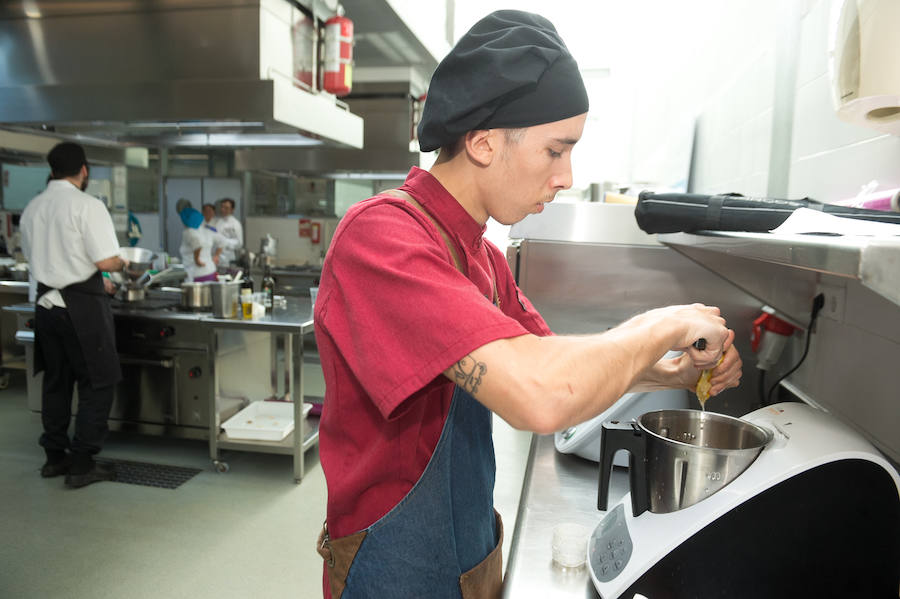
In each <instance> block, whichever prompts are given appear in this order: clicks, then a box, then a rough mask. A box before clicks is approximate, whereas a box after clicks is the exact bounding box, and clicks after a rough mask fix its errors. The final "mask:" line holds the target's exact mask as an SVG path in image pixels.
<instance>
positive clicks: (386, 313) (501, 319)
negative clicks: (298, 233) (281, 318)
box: [315, 168, 551, 538]
mask: <svg viewBox="0 0 900 599" xmlns="http://www.w3.org/2000/svg"><path fill="white" fill-rule="evenodd" d="M400 189H402V190H403V191H406V192H407V193H409V194H410V195H411V196H412V197H414V198H415V199H416V200H417V201H418V202H419V203H420V204H421V205H422V206H423V207H424V209H425V210H427V211H428V213H429V214H430V215H431V217H432V218H433V219H434V220H435V221H437V222H438V223H439V224H440V225H441V226H442V227H443V228H444V230H445V231H446V232H447V234H448V235H449V237H450V239H451V240H452V242H453V244H454V245H455V246H456V252H457V254H458V255H459V257H460V260H461V262H462V266H463V270H465V271H466V274H465V275H463V274H462V273H461V272H460V271H459V270H457V269H456V267H455V266H454V264H453V261H452V258H451V256H450V253H449V251H448V250H447V246H446V244H445V242H444V240H443V238H442V237H441V234H440V233H439V232H438V230H437V229H436V228H435V225H434V223H433V222H432V221H431V220H430V219H429V218H428V217H427V216H426V215H424V214H422V212H421V211H420V210H419V209H417V208H416V207H414V206H412V205H411V204H410V203H409V202H408V201H406V200H404V199H401V198H397V197H393V196H387V195H379V196H376V197H374V198H371V199H368V200H365V201H363V202H360V203H358V204H356V205H354V206H352V207H351V209H350V210H349V211H348V212H347V214H346V215H345V216H344V218H343V219H342V220H341V223H340V225H339V226H338V228H337V231H336V232H335V234H334V237H333V239H332V242H331V246H330V247H329V250H328V255H327V256H326V258H325V264H324V267H323V269H322V278H321V282H320V285H319V293H318V296H317V298H316V308H315V333H316V343H317V344H318V349H319V355H320V357H321V361H322V370H323V373H324V378H325V403H324V410H323V414H322V421H321V426H320V430H319V435H320V436H319V455H320V459H321V462H322V467H323V469H324V472H325V478H326V481H327V485H328V513H327V518H328V527H329V532H330V534H331V536H332V537H335V538H336V537H341V536H344V535H348V534H352V533H354V532H356V531H358V530H361V529H363V528H366V527H368V526H369V525H371V524H372V523H373V522H375V521H376V520H378V519H379V518H380V517H381V516H383V515H384V514H385V513H387V512H388V511H389V510H390V509H391V508H392V507H393V506H395V505H396V504H397V503H398V502H399V501H400V500H401V499H402V498H403V497H404V496H405V495H406V494H407V492H409V490H410V489H411V488H412V486H413V485H414V484H415V483H416V481H417V480H418V479H419V477H420V476H421V474H422V472H423V471H424V470H425V466H426V465H427V464H428V460H429V458H430V457H431V454H432V453H433V451H434V448H435V446H436V445H437V442H438V438H439V437H440V434H441V430H442V428H443V425H444V421H445V419H446V417H447V413H448V411H449V407H450V398H451V396H452V394H453V387H454V385H453V383H452V382H451V381H450V380H449V379H447V378H446V377H444V376H443V375H442V373H443V372H444V371H445V370H446V369H447V368H449V367H450V366H452V365H453V364H455V363H456V362H458V361H459V360H460V359H461V358H463V357H465V356H466V355H467V354H469V353H470V352H472V351H473V350H474V349H477V348H479V347H481V346H482V345H485V344H486V343H489V342H491V341H495V340H497V339H503V338H510V337H516V336H519V335H523V334H526V333H533V334H536V335H549V334H551V333H550V329H549V328H548V327H547V324H546V323H545V322H544V320H543V318H541V316H540V315H539V314H538V313H537V312H536V311H535V309H534V307H533V306H532V305H531V303H530V302H529V301H528V300H527V299H526V298H525V296H524V295H522V293H521V291H520V290H519V289H518V287H517V286H516V284H515V281H514V280H513V276H512V273H511V272H510V270H509V267H508V265H507V263H506V259H505V257H504V255H503V253H502V252H501V251H500V250H499V249H498V248H497V247H496V246H495V245H493V244H492V243H490V242H489V241H487V240H485V239H483V237H482V236H483V234H484V230H485V227H484V226H482V225H479V224H478V223H477V222H475V220H473V219H472V217H471V216H469V214H468V213H467V212H466V211H465V210H464V209H463V207H462V206H461V205H460V204H459V203H458V202H457V201H456V200H455V199H454V198H453V196H452V195H450V193H449V192H448V191H447V190H446V189H444V187H443V186H442V185H441V184H440V183H439V182H438V180H437V179H435V178H434V177H433V176H431V174H429V173H428V172H427V171H424V170H421V169H418V168H413V169H412V170H411V171H410V173H409V176H408V177H407V179H406V183H405V184H404V186H403V187H401V188H400ZM494 275H496V281H497V291H498V295H499V299H500V309H498V308H497V307H496V306H495V305H494V304H493V301H492V300H493V297H494V293H493V280H494V278H495V276H494Z"/></svg>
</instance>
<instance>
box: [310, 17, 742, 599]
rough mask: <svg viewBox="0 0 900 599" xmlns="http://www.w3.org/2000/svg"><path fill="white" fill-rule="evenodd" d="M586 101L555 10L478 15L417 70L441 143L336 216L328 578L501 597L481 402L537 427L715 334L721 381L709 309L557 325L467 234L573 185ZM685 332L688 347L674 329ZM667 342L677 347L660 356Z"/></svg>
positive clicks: (700, 364) (645, 385)
mask: <svg viewBox="0 0 900 599" xmlns="http://www.w3.org/2000/svg"><path fill="white" fill-rule="evenodd" d="M587 110H588V98H587V94H586V92H585V88H584V84H583V82H582V79H581V75H580V74H579V71H578V67H577V65H576V63H575V60H574V59H573V58H572V56H571V54H570V53H569V51H568V50H567V48H566V46H565V44H564V43H563V41H562V39H560V37H559V35H558V34H557V32H556V30H555V29H554V27H553V25H552V24H551V23H550V22H549V21H547V20H546V19H544V18H543V17H540V16H538V15H535V14H529V13H525V12H520V11H514V10H504V11H498V12H495V13H492V14H490V15H488V16H487V17H485V18H484V19H482V20H481V21H479V22H478V23H477V24H475V25H474V26H473V27H472V29H471V30H470V31H469V32H468V33H466V34H465V35H464V36H463V37H462V38H461V39H460V41H459V42H458V43H457V44H456V46H455V47H454V48H453V50H452V51H451V52H450V54H449V55H447V57H446V58H444V60H443V61H441V63H440V64H439V65H438V67H437V70H436V71H435V73H434V75H433V77H432V80H431V85H430V87H429V91H428V99H427V100H426V103H425V108H424V114H423V116H422V120H421V122H420V124H419V129H418V132H419V143H420V145H421V148H422V150H423V151H431V150H435V149H440V153H439V155H438V158H437V161H436V163H435V164H434V166H433V167H432V168H431V170H430V171H427V172H426V171H424V170H420V169H418V168H413V169H412V170H411V171H410V173H409V176H408V177H407V179H406V182H405V184H404V185H402V186H401V187H400V188H399V191H397V192H387V193H382V194H379V195H377V196H375V197H374V198H371V199H369V200H366V201H363V202H361V203H359V204H357V205H355V206H354V207H352V208H351V209H350V210H349V211H348V212H347V214H346V216H344V218H343V219H342V220H341V223H340V225H339V227H338V229H337V231H336V233H335V235H334V239H333V241H332V243H331V246H330V248H329V251H328V255H327V256H326V259H325V263H324V267H323V272H322V278H321V283H320V285H319V292H318V298H317V300H316V306H315V333H316V341H317V343H318V347H319V354H320V357H321V360H322V369H323V371H324V375H325V384H326V397H325V402H324V411H323V415H322V421H321V427H320V457H321V462H322V467H323V469H324V471H325V477H326V480H327V485H328V506H327V521H326V526H325V529H324V530H323V532H322V535H321V537H320V540H319V546H318V549H319V552H320V553H321V554H322V555H323V557H324V559H325V580H324V583H323V584H324V587H325V593H326V596H331V597H338V596H342V597H344V598H345V599H346V598H348V597H363V596H365V597H495V596H498V594H499V592H500V585H501V575H502V574H501V573H502V567H501V556H500V551H501V549H500V547H501V541H502V525H501V520H500V516H499V514H497V513H496V512H495V511H494V509H493V488H494V454H493V445H492V441H491V412H494V413H496V414H498V415H499V416H501V417H502V418H503V419H505V420H506V421H507V422H509V423H510V424H511V425H512V426H514V427H516V428H519V429H523V430H530V431H535V432H538V433H551V432H554V431H557V430H561V429H564V428H566V427H569V426H572V425H574V424H576V423H580V422H584V421H586V420H588V419H590V418H592V417H594V416H596V415H597V414H599V413H601V412H603V411H604V410H606V409H607V408H608V407H609V406H610V405H611V404H612V403H613V402H615V401H616V400H617V399H618V398H619V397H621V396H622V395H623V394H625V393H626V392H628V391H632V390H637V389H644V390H649V389H661V388H669V387H678V388H690V387H692V386H693V385H694V384H695V383H696V382H697V379H698V377H699V376H700V370H699V369H701V368H711V367H713V366H714V365H715V364H716V361H717V360H718V359H719V356H721V355H723V352H724V356H725V357H724V360H723V362H722V363H721V365H720V366H718V367H717V368H716V370H715V372H714V376H713V379H712V381H713V393H719V392H721V391H722V390H724V389H726V388H728V387H733V386H736V385H737V384H738V380H739V378H740V375H741V361H740V358H739V357H738V355H737V352H736V351H734V350H733V349H731V350H729V351H727V352H726V350H728V349H729V348H730V347H731V342H732V339H733V336H734V334H733V332H731V331H730V330H729V329H728V328H726V326H725V321H724V319H723V318H721V316H720V315H719V310H718V309H717V308H714V307H708V306H704V305H701V304H693V305H689V306H669V307H665V308H659V309H656V310H652V311H649V312H646V313H644V314H640V315H638V316H635V317H634V318H632V319H631V320H629V321H627V322H625V323H623V324H622V325H620V326H618V327H616V328H614V329H612V330H609V331H607V332H605V333H603V334H596V335H587V336H554V335H552V333H551V331H550V329H549V328H548V327H547V324H546V323H545V322H544V320H543V319H542V318H541V316H540V315H539V314H538V313H537V312H536V311H535V309H534V307H533V306H532V304H531V303H530V302H529V301H528V299H526V298H525V296H524V295H522V292H521V291H520V290H519V289H518V287H517V286H516V284H515V282H514V280H513V276H512V274H511V273H510V270H509V268H508V266H507V263H506V260H505V259H504V255H503V253H502V252H501V251H500V250H499V249H498V248H497V247H496V246H494V245H492V244H491V243H490V242H489V241H487V240H485V239H484V238H483V237H482V235H483V233H484V231H485V224H486V222H487V219H488V217H493V218H494V219H496V220H497V221H499V222H501V223H504V224H511V223H515V222H517V221H519V220H521V219H523V218H524V217H525V216H527V215H528V214H533V213H538V212H541V210H542V209H543V206H544V204H545V203H547V202H550V201H552V200H553V198H554V196H555V195H556V192H558V191H559V190H562V189H566V188H568V187H569V186H570V185H571V184H572V172H571V153H572V148H573V146H574V145H575V143H576V142H577V141H578V140H579V138H580V137H581V134H582V129H583V128H584V123H585V119H586V113H587ZM700 338H704V339H706V340H707V345H706V349H705V350H703V351H700V350H696V349H694V348H692V347H691V344H692V343H693V342H695V341H697V340H698V339H700ZM669 350H683V351H684V352H685V353H684V354H682V355H681V357H678V358H674V359H663V356H664V355H665V354H666V352H667V351H669ZM329 593H330V595H329ZM341 593H343V594H342V595H341Z"/></svg>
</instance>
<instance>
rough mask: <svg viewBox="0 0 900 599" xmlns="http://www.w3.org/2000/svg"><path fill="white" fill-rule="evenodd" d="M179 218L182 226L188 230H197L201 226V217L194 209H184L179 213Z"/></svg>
mask: <svg viewBox="0 0 900 599" xmlns="http://www.w3.org/2000/svg"><path fill="white" fill-rule="evenodd" d="M179 216H180V217H181V222H183V223H184V226H185V227H188V228H190V229H199V228H200V225H202V224H203V215H202V214H201V213H200V212H199V211H198V210H195V209H194V208H185V209H184V210H182V211H181V212H180V213H179Z"/></svg>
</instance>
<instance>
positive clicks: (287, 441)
mask: <svg viewBox="0 0 900 599" xmlns="http://www.w3.org/2000/svg"><path fill="white" fill-rule="evenodd" d="M286 299H287V306H286V307H284V308H274V309H273V310H272V312H270V313H267V314H266V315H265V316H264V317H263V318H260V319H258V320H232V319H228V318H213V317H211V316H206V317H204V318H203V322H205V323H208V324H209V325H210V326H211V331H210V343H213V344H216V343H218V338H217V331H223V330H229V329H232V330H234V329H240V330H247V331H257V332H266V333H269V334H270V335H271V339H272V356H273V357H274V356H276V355H277V344H278V343H279V341H281V342H282V345H283V348H282V363H283V364H284V392H285V395H284V398H285V399H291V400H295V401H293V404H294V431H293V432H292V433H291V434H289V435H288V436H287V437H285V438H284V439H283V440H282V441H250V440H238V439H231V438H229V437H228V435H227V434H226V433H225V432H220V431H219V423H218V419H217V418H216V415H217V413H216V410H210V414H211V418H210V424H209V426H210V429H209V454H210V457H211V458H212V460H213V463H214V464H215V465H216V467H217V468H218V469H219V470H220V471H225V470H227V469H228V467H227V464H226V463H225V462H222V461H220V460H219V449H236V450H241V451H258V452H263V453H290V454H292V455H293V456H294V480H295V481H296V482H300V480H301V479H302V478H303V476H304V474H305V472H306V468H305V465H304V460H303V454H304V453H305V452H306V451H307V450H308V449H311V448H312V447H314V446H315V445H316V444H317V443H318V442H319V419H318V418H316V417H310V418H308V419H307V418H304V417H303V398H304V394H303V388H304V387H303V361H304V356H303V337H304V336H305V335H306V334H308V333H311V332H312V331H313V320H312V303H311V301H310V299H309V298H303V297H287V298H286ZM279 338H280V339H279ZM218 370H219V369H218V368H217V369H216V370H215V374H214V380H215V385H216V393H215V394H214V395H213V402H215V396H216V395H218V389H219V383H218V378H219V372H218ZM270 374H271V379H270V382H271V388H272V395H273V396H275V395H277V393H278V371H277V365H276V364H275V363H274V360H273V364H272V369H271V373H270ZM297 400H299V401H297Z"/></svg>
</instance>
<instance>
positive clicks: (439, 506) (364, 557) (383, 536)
mask: <svg viewBox="0 0 900 599" xmlns="http://www.w3.org/2000/svg"><path fill="white" fill-rule="evenodd" d="M491 429H492V421H491V412H490V410H488V409H487V408H486V407H484V406H483V405H482V404H481V403H479V402H478V401H477V400H476V399H475V398H474V397H472V396H471V395H469V394H468V393H466V392H465V391H464V390H463V389H462V388H461V387H456V389H455V390H454V393H453V399H452V401H451V404H450V412H449V414H448V415H447V421H446V422H445V423H444V429H443V431H442V432H441V437H440V439H439V440H438V444H437V447H436V448H435V450H434V454H433V455H432V456H431V460H430V461H429V462H428V465H427V466H426V468H425V471H424V472H423V473H422V476H421V478H419V480H418V482H416V484H415V486H413V488H412V489H411V490H410V491H409V493H408V494H407V495H406V497H404V498H403V499H402V500H401V501H400V503H398V504H397V505H396V506H394V508H393V509H391V511H389V512H388V513H387V514H385V515H384V516H383V517H382V518H380V519H379V520H378V521H376V522H375V523H374V524H372V525H371V526H370V527H368V528H367V529H365V530H364V531H360V532H359V533H356V535H362V536H363V539H362V543H361V545H360V546H359V550H358V551H357V552H356V555H355V557H352V562H351V563H350V564H349V571H348V572H347V574H346V579H345V580H346V586H345V588H344V589H343V593H342V594H340V595H338V594H336V593H335V591H338V593H339V592H340V591H339V590H338V589H335V588H332V596H333V597H337V596H340V597H341V599H358V598H363V597H366V598H379V599H387V598H391V597H429V598H431V597H434V598H438V597H440V598H444V597H446V598H454V599H457V598H460V597H465V598H468V597H474V596H479V597H480V596H486V595H485V594H484V593H485V591H484V589H486V588H496V589H499V584H500V578H501V576H502V564H501V563H500V542H501V534H502V532H501V531H502V525H501V524H500V521H499V516H496V512H495V511H494V498H493V492H494V472H495V462H494V445H493V440H492V436H491ZM356 535H353V536H356ZM326 542H327V541H326ZM488 558H490V559H488ZM488 562H490V563H488ZM476 566H480V567H479V568H477V569H476ZM473 569H476V570H478V572H476V573H472V572H470V571H472V570H473ZM486 570H492V572H493V576H492V572H487V571H486ZM469 576H471V577H472V578H471V579H468V580H467V578H468V577H469ZM483 577H488V578H491V577H492V580H491V581H488V582H487V583H485V581H484V578H483ZM467 583H468V584H469V586H471V587H472V588H473V589H475V591H474V593H476V594H473V592H469V593H466V592H465V590H466V586H467Z"/></svg>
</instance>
